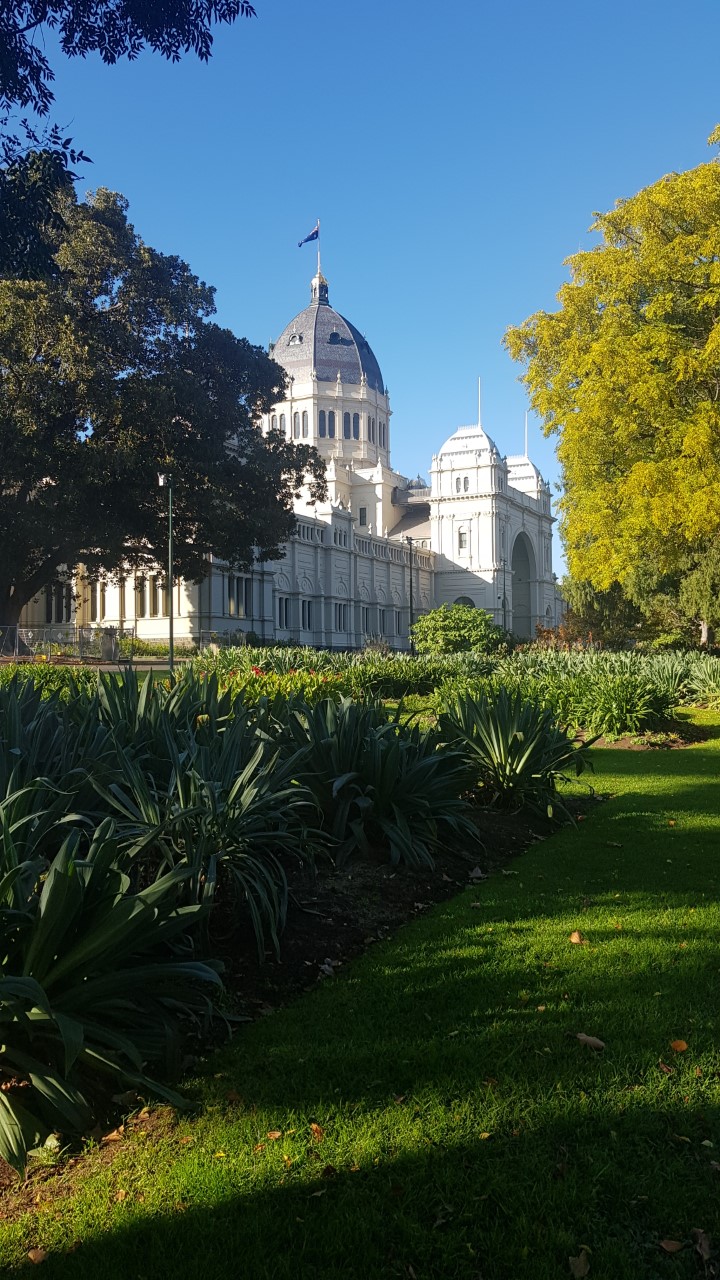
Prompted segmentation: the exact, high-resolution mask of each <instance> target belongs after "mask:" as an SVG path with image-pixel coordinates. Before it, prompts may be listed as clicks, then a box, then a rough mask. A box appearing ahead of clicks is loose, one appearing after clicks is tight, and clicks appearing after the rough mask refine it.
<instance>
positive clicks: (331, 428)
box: [328, 409, 335, 440]
mask: <svg viewBox="0 0 720 1280" xmlns="http://www.w3.org/2000/svg"><path fill="white" fill-rule="evenodd" d="M328 435H329V437H330V439H331V440H334V439H335V410H334V409H328Z"/></svg>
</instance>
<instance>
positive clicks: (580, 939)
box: [570, 929, 587, 947]
mask: <svg viewBox="0 0 720 1280" xmlns="http://www.w3.org/2000/svg"><path fill="white" fill-rule="evenodd" d="M570 941H571V942H574V943H575V945H576V946H579V947H584V946H586V945H587V938H586V937H585V934H584V933H581V932H580V930H579V929H573V931H572V933H571V934H570Z"/></svg>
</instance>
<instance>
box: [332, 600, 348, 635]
mask: <svg viewBox="0 0 720 1280" xmlns="http://www.w3.org/2000/svg"><path fill="white" fill-rule="evenodd" d="M347 629H348V606H347V605H346V604H336V605H335V630H336V631H347Z"/></svg>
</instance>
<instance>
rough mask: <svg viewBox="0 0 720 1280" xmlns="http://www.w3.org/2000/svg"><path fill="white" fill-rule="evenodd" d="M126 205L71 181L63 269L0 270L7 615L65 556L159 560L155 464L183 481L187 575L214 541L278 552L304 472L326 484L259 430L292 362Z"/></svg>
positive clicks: (99, 567)
mask: <svg viewBox="0 0 720 1280" xmlns="http://www.w3.org/2000/svg"><path fill="white" fill-rule="evenodd" d="M126 211H127V204H126V201H125V200H124V199H123V198H122V197H121V196H118V195H114V194H112V193H110V192H108V191H99V192H97V193H96V194H95V195H94V196H91V197H89V198H88V199H87V201H86V202H84V203H80V202H78V201H77V200H76V198H75V196H74V193H73V189H72V187H70V188H69V189H68V188H65V189H64V190H63V192H62V209H61V211H60V212H61V214H62V216H61V219H60V222H59V228H60V229H59V230H57V231H56V233H55V234H56V243H55V251H54V261H55V265H56V272H55V274H54V275H53V276H50V277H48V278H46V279H43V280H3V281H0V456H1V457H2V468H1V471H0V622H3V623H12V622H14V621H16V620H17V618H18V616H19V614H20V611H21V609H22V608H23V606H24V605H25V604H26V603H27V601H28V600H29V599H30V598H31V597H32V596H33V595H35V594H36V593H37V591H38V590H40V589H41V588H42V587H43V586H45V585H46V584H47V583H49V582H50V581H52V580H53V579H54V578H55V577H56V576H57V575H58V573H61V572H62V567H63V566H67V567H68V568H72V567H73V566H75V565H76V564H79V563H82V564H83V565H84V566H85V567H86V569H87V571H88V572H89V573H90V574H101V573H112V572H113V571H114V570H116V569H117V567H118V565H119V564H120V563H121V562H122V561H125V562H130V563H131V564H133V565H135V566H138V567H140V568H142V567H143V566H148V567H149V566H156V565H158V563H162V561H163V558H164V554H165V550H164V549H165V539H166V506H165V502H164V500H163V497H164V495H163V492H162V490H159V489H158V481H157V473H158V472H159V471H172V473H173V476H174V481H175V509H176V521H175V535H176V536H175V542H176V560H175V572H176V573H177V574H183V575H185V576H186V577H189V578H192V579H195V580H200V579H201V578H202V576H203V574H204V572H205V569H206V565H207V555H208V553H210V552H214V553H215V554H216V555H218V556H221V557H223V558H224V559H226V560H228V561H229V562H230V563H231V564H233V565H237V566H238V567H240V566H247V565H248V564H249V563H250V561H251V559H252V556H253V548H257V551H258V553H259V555H260V556H261V557H263V558H272V557H274V556H277V555H278V554H279V547H280V544H281V543H282V542H283V541H284V540H285V539H286V538H287V537H288V536H289V534H290V532H291V531H292V528H293V526H294V516H293V509H292V508H293V498H294V497H295V496H296V495H297V494H298V493H299V490H300V487H301V485H302V483H303V481H304V480H305V479H306V478H309V480H310V483H311V491H312V492H313V493H314V494H316V495H317V496H320V495H321V494H322V493H323V491H324V490H323V485H324V468H323V465H322V463H321V461H320V459H319V458H318V456H317V454H316V453H315V452H314V450H312V449H310V448H308V447H307V446H303V445H293V444H292V443H291V442H289V441H287V440H285V438H284V437H283V436H281V435H280V434H279V433H270V434H269V435H267V436H263V434H262V433H261V431H260V429H259V425H258V416H259V414H260V413H262V412H264V411H267V410H268V409H269V408H270V406H271V405H272V404H273V403H275V402H277V401H278V400H279V399H281V398H282V396H283V394H284V390H285V375H284V372H283V370H282V369H281V368H280V367H279V366H278V365H277V364H275V363H274V362H273V361H272V360H270V359H269V357H268V356H267V355H266V354H265V352H264V351H262V349H261V348H259V347H253V346H251V345H250V344H249V343H248V342H246V341H245V340H244V339H239V338H236V337H235V336H234V335H233V334H232V333H230V332H229V331H228V330H227V329H221V328H219V327H218V326H217V325H216V324H214V323H212V322H211V321H210V320H209V318H208V317H209V316H211V315H212V313H213V311H214V302H213V293H214V291H213V290H212V289H211V288H209V287H208V286H207V285H205V284H203V283H202V282H201V281H200V280H198V279H197V278H196V277H195V276H194V275H193V274H192V273H191V271H190V269H189V267H188V266H187V265H186V263H184V262H182V261H181V260H180V259H179V258H177V257H168V256H165V255H163V254H160V253H157V252H156V251H155V250H153V249H151V248H149V247H148V246H147V245H145V244H144V243H143V241H142V240H141V239H140V238H139V236H138V235H137V234H136V233H135V231H134V229H133V227H132V226H131V225H130V223H129V222H128V220H127V212H126ZM49 234H50V233H49Z"/></svg>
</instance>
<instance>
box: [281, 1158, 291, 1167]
mask: <svg viewBox="0 0 720 1280" xmlns="http://www.w3.org/2000/svg"><path fill="white" fill-rule="evenodd" d="M283 1164H284V1165H285V1168H286V1169H289V1168H290V1165H291V1164H292V1156H288V1155H284V1156H283Z"/></svg>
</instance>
